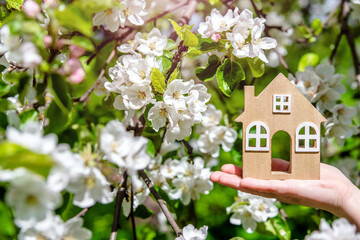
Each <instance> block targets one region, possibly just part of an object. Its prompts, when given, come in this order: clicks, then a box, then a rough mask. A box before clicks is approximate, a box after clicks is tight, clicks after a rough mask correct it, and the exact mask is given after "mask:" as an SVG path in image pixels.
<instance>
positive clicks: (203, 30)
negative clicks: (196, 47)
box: [198, 8, 238, 39]
mask: <svg viewBox="0 0 360 240" xmlns="http://www.w3.org/2000/svg"><path fill="white" fill-rule="evenodd" d="M236 12H238V9H237V8H236V9H235V10H234V11H232V10H231V9H229V10H228V11H227V13H226V14H225V16H222V14H221V13H220V11H219V10H217V9H216V8H214V9H213V10H212V11H211V13H210V16H207V17H206V22H202V23H200V24H199V29H198V32H199V33H200V34H201V36H202V37H203V38H209V37H211V38H215V39H217V38H218V36H217V35H216V33H221V32H225V31H228V30H230V28H231V27H232V26H234V25H235V23H236V21H237V20H238V17H237V13H236ZM214 34H215V36H214V37H213V35H214Z"/></svg>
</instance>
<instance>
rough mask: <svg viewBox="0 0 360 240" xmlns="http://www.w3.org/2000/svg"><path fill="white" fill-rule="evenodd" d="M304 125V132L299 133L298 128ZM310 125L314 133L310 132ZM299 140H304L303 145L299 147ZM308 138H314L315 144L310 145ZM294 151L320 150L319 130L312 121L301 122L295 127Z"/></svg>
mask: <svg viewBox="0 0 360 240" xmlns="http://www.w3.org/2000/svg"><path fill="white" fill-rule="evenodd" d="M303 127H305V131H304V134H299V133H300V130H301V129H302V128H303ZM310 127H312V128H314V130H315V134H310ZM300 140H304V147H303V148H300V144H299V143H300ZM310 140H316V142H315V146H314V147H311V146H310ZM295 141H296V142H295V151H296V152H319V151H320V130H319V128H318V126H316V125H315V124H314V123H312V122H303V123H301V124H300V125H299V126H298V127H297V128H296V138H295Z"/></svg>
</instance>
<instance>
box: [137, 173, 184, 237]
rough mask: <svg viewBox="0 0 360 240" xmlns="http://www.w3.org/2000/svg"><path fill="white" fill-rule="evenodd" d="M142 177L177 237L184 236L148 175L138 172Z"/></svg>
mask: <svg viewBox="0 0 360 240" xmlns="http://www.w3.org/2000/svg"><path fill="white" fill-rule="evenodd" d="M138 173H139V175H140V177H141V178H142V179H143V180H144V182H145V183H146V185H147V187H148V188H149V190H150V192H151V194H152V195H153V196H154V198H155V199H156V201H157V203H158V204H159V206H160V209H161V210H162V212H163V213H164V215H165V217H166V219H167V220H168V221H169V223H170V225H171V227H172V228H173V229H174V231H175V233H176V236H178V237H180V236H181V235H182V232H181V229H180V228H179V226H178V225H177V223H176V222H175V219H174V218H173V216H172V215H171V212H170V211H169V209H168V208H167V206H166V202H165V201H164V200H163V199H162V198H161V196H160V194H159V193H158V192H157V191H156V189H155V187H154V185H153V183H152V182H151V180H150V178H149V177H148V176H147V174H146V173H145V171H144V170H139V171H138Z"/></svg>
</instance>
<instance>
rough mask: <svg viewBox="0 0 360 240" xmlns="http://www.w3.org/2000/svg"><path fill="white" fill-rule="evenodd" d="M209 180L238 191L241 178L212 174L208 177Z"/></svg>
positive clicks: (223, 173)
mask: <svg viewBox="0 0 360 240" xmlns="http://www.w3.org/2000/svg"><path fill="white" fill-rule="evenodd" d="M210 180H211V181H213V182H217V183H220V184H221V185H224V186H227V187H231V188H233V189H239V186H240V182H241V177H240V176H237V175H234V174H228V173H225V172H213V173H212V174H211V175H210Z"/></svg>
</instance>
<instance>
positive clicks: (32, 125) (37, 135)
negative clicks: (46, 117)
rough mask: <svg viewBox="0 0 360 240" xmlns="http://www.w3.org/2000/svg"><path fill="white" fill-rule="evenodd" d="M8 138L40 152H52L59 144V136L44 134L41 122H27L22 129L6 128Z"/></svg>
mask: <svg viewBox="0 0 360 240" xmlns="http://www.w3.org/2000/svg"><path fill="white" fill-rule="evenodd" d="M6 138H7V140H8V141H9V142H13V143H16V144H18V145H20V146H23V147H25V148H28V149H29V150H31V151H34V152H37V153H40V154H49V153H51V152H52V151H54V149H55V147H56V145H57V136H56V135H55V134H52V133H51V134H48V135H46V136H44V135H43V130H42V126H41V124H40V123H39V122H27V123H26V124H25V125H24V128H23V130H22V131H19V130H17V129H15V128H14V127H11V126H9V127H8V128H7V129H6Z"/></svg>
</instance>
